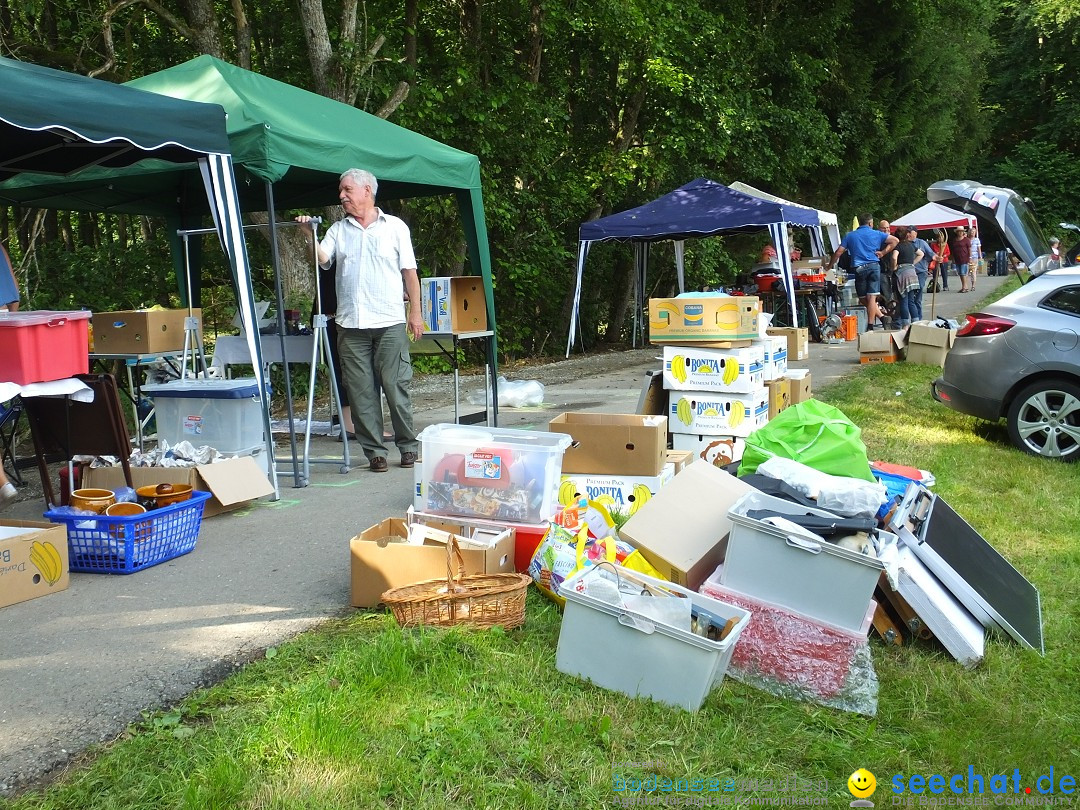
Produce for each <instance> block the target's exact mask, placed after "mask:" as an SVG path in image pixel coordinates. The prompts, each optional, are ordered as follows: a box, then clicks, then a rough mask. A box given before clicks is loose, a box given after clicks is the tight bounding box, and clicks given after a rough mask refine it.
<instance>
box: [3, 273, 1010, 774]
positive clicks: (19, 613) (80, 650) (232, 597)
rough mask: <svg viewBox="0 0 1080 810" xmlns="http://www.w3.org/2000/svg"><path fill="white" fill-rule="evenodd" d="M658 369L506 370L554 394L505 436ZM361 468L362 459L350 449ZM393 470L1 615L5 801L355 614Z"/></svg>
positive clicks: (404, 496) (436, 389)
mask: <svg viewBox="0 0 1080 810" xmlns="http://www.w3.org/2000/svg"><path fill="white" fill-rule="evenodd" d="M1003 281H1004V279H1003V278H987V277H983V278H981V279H980V280H979V287H978V293H977V294H975V295H971V294H969V295H963V296H961V295H959V294H958V293H956V292H955V291H953V292H950V293H943V294H939V296H938V298H937V303H936V312H937V314H938V315H942V316H945V317H960V316H962V314H963V313H964V312H967V311H969V310H971V309H974V308H975V307H977V305H978V303H979V302H980V301H982V300H983V299H984V298H985V297H986V296H989V295H992V294H993V291H994V290H996V288H997V287H998V286H1000V284H1001V283H1002V282H1003ZM927 312H929V303H927ZM810 353H811V356H810V359H809V360H808V361H802V362H794V363H792V364H791V365H792V366H794V367H804V368H809V369H810V371H811V374H812V378H813V383H814V387H815V389H820V388H822V387H823V386H825V385H827V384H829V383H830V382H833V381H835V380H837V379H839V378H841V377H844V376H846V375H849V374H852V373H855V372H856V371H857V370H858V369H859V368H860V366H859V363H858V353H857V349H856V348H855V345H854V344H853V343H845V344H831V345H826V344H812V345H811V349H810ZM657 354H658V351H657V349H655V348H644V349H637V350H631V351H625V352H617V353H610V354H590V355H588V356H575V357H573V358H571V359H570V360H566V361H561V362H556V363H551V364H547V365H542V366H527V367H524V368H520V369H510V370H503V373H506V374H507V376H508V377H509V378H510V379H512V380H526V379H530V380H531V379H535V380H538V381H540V382H542V383H544V385H545V396H544V405H543V406H542V407H533V408H525V409H510V408H504V409H502V410H501V412H500V419H499V424H500V426H501V427H538V428H543V427H544V426H546V424H547V422H548V420H549V419H550V418H552V417H553V416H555V415H556V414H558V413H561V412H563V411H606V412H609V413H632V412H633V411H634V408H635V406H636V404H637V399H638V395H639V393H640V390H641V387H642V383H643V382H644V380H645V373H646V371H647V370H650V369H655V368H658V367H659V363H658V361H657V359H656V357H657ZM482 387H483V378H482V376H471V377H464V378H463V379H462V383H461V389H462V397H463V398H464V397H465V396H466V395H467V394H468V393H470V392H472V391H474V390H481V391H482ZM414 398H415V403H416V415H417V425H418V427H422V426H424V425H428V424H433V423H439V422H450V421H452V420H453V398H452V386H451V384H450V380H449V378H448V377H442V378H439V379H434V380H432V379H426V380H418V381H417V383H416V385H415V387H414ZM464 407H465V408H469V406H468V405H465V406H464ZM280 447H282V443H280V442H279V448H280ZM281 452H282V451H281V450H279V455H280V454H281ZM353 453H354V454H355V456H360V458H361V460H362V455H361V454H360V452H359V448H358V447H357V446H356V445H355V443H354V444H353ZM340 456H341V445H340V444H339V443H337V442H335V441H333V440H331V439H328V438H323V437H316V438H315V439H313V443H312V457H313V458H319V457H323V458H332V457H337V458H340ZM395 463H396V458H391V467H390V471H389V473H387V474H381V475H376V474H374V473H371V472H369V471H368V470H366V469H363V468H355V467H354V468H353V469H352V470H351V471H349V472H347V473H344V474H343V473H341V472H339V467H340V463H337V462H335V463H329V464H318V463H317V464H313V465H312V467H311V469H312V475H311V481H310V485H308V486H306V487H302V488H295V487H294V486H293V482H294V478H293V475H292V471H291V467H288V466H285V465H282V467H281V469H280V473H281V476H280V478H279V480H280V482H281V483H280V494H281V498H280V500H277V501H271V500H269V499H262V500H260V501H256V502H253V503H252V504H251V505H250V506H247V507H245V508H243V509H241V510H239V511H235V512H231V513H228V514H224V515H219V516H216V517H213V518H209V519H207V520H206V521H205V522H204V523H203V527H202V530H201V532H200V535H199V540H198V544H197V546H196V548H195V550H194V551H193V552H191V553H190V554H187V555H185V556H183V557H178V558H176V559H174V560H171V561H169V562H166V563H163V564H161V565H158V566H155V567H152V568H149V569H146V570H144V571H140V572H138V573H136V574H133V575H130V576H109V575H101V574H73V575H72V576H71V585H70V587H69V588H68V589H67V590H66V591H63V592H61V593H58V594H55V595H52V596H48V597H44V598H41V599H35V600H31V601H29V602H23V603H20V604H17V605H12V606H9V607H6V608H3V609H0V795H6V794H10V793H13V792H15V791H17V790H18V789H19V788H20V787H21V786H25V785H28V784H32V783H35V782H36V781H38V780H40V779H42V778H44V777H47V776H48V775H49V774H50V773H53V772H55V771H56V770H57V769H58V768H62V767H63V766H64V765H65V764H67V763H69V762H70V761H71V760H72V759H73V757H75V756H77V755H79V754H80V753H81V752H83V751H85V749H87V747H89V746H92V745H93V744H95V743H99V742H102V741H108V740H112V739H114V738H115V737H117V735H119V734H120V733H122V732H123V731H124V729H125V728H126V727H127V726H128V725H129V724H130V723H132V722H133V721H137V720H139V719H140V717H141V712H142V711H143V710H146V709H152V708H158V707H164V706H167V705H169V704H172V703H175V702H176V701H178V700H180V699H181V698H183V697H185V696H186V695H188V694H189V693H191V692H192V691H194V690H196V689H198V688H199V687H202V686H205V685H207V684H210V683H214V682H216V681H219V680H221V679H222V678H223V677H225V676H226V675H228V674H229V673H230V672H231V671H233V670H234V669H236V668H237V667H240V666H242V665H243V664H244V663H245V662H246V661H249V660H251V659H252V658H254V657H256V656H258V655H260V654H261V653H262V652H263V651H264V650H265V649H266V648H267V647H269V646H273V645H276V644H279V643H281V642H283V641H285V640H287V639H289V638H290V637H292V636H294V635H296V634H298V633H300V632H303V631H304V630H306V629H308V628H310V627H312V626H314V625H316V624H318V623H319V622H321V621H324V620H325V619H327V618H330V617H334V616H340V615H343V614H345V613H347V612H348V611H350V610H352V608H350V607H348V601H349V554H348V544H349V539H350V538H351V537H353V536H354V535H355V534H357V533H358V532H360V531H362V530H363V529H365V528H367V527H368V526H371V525H373V524H375V523H377V522H379V521H380V520H382V519H384V518H386V517H393V516H402V515H403V514H404V512H405V510H406V508H407V507H408V506H409V504H410V502H411V489H412V471H410V470H403V469H401V468H399V467H396V466H394V465H395ZM29 472H30V474H31V475H33V471H29ZM42 506H43V505H42V503H41V501H38V500H25V499H24V500H22V501H21V502H19V503H17V504H16V505H15V507H13V508H12V509H10V510H8V511H7V512H5V513H4V514H3V517H4V518H19V519H24V520H36V519H40V518H41V512H42Z"/></svg>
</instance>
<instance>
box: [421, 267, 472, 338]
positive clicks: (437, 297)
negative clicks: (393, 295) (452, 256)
mask: <svg viewBox="0 0 1080 810" xmlns="http://www.w3.org/2000/svg"><path fill="white" fill-rule="evenodd" d="M420 302H421V304H420V305H421V308H422V309H423V315H424V331H425V332H456V333H459V334H460V333H462V332H483V331H485V330H486V329H487V328H488V321H487V298H486V297H485V295H484V281H483V279H482V278H481V277H480V276H443V277H439V278H422V279H420Z"/></svg>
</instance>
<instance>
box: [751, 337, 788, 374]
mask: <svg viewBox="0 0 1080 810" xmlns="http://www.w3.org/2000/svg"><path fill="white" fill-rule="evenodd" d="M754 345H755V346H758V345H760V346H761V348H762V351H763V353H764V355H765V357H764V366H763V372H762V379H763V380H765V381H768V380H779V379H780V378H781V377H783V376H784V375H785V374H787V367H788V348H787V338H785V337H784V336H783V335H770V336H768V337H764V338H760V339H759V340H755V341H754Z"/></svg>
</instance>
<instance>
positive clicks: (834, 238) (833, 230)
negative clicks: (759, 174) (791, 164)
mask: <svg viewBox="0 0 1080 810" xmlns="http://www.w3.org/2000/svg"><path fill="white" fill-rule="evenodd" d="M728 188H733V189H735V190H736V191H741V192H742V193H743V194H749V195H750V196H752V197H758V198H760V199H762V200H771V201H772V202H775V203H780V204H781V205H794V206H797V207H799V208H809V209H810V210H811V211H817V215H818V226H817V227H816V228H810V229H809V230H810V242H811V247H812V248H813V254H814V256H825V255H826V252H825V240H824V238H823V237H822V235H821V229H822V228H826V229H827V230H828V232H829V243H830V244H831V245H832V250H830V251H829V252H830V253H832V252H833V251H835V250H836V249H837V248H838V247H840V225H839V222H838V220H837V218H836V214H834V213H832V212H830V211H822V210H821V209H820V208H812V207H811V206H809V205H803V204H802V203H797V202H791V200H785V199H784V198H783V197H777V196H776V195H775V194H770V193H769V192H767V191H762V190H761V189H757V188H754V187H753V186H751V185H749V184H747V183H742V182H740V181H738V180H736V181H735V182H734V183H732V184H731V185H730V186H728Z"/></svg>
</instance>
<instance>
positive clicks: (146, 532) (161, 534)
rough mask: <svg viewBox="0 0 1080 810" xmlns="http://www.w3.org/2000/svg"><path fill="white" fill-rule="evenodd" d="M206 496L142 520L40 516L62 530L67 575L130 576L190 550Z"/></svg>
mask: <svg viewBox="0 0 1080 810" xmlns="http://www.w3.org/2000/svg"><path fill="white" fill-rule="evenodd" d="M209 499H210V493H209V492H198V491H195V492H192V493H191V497H190V498H188V499H187V500H186V501H179V502H177V503H174V504H170V505H169V506H161V507H158V508H157V509H151V510H149V511H147V512H145V513H143V514H141V515H131V516H116V517H111V516H107V515H72V514H68V513H67V512H65V511H63V510H59V509H51V510H49V511H48V512H46V513H45V517H46V518H48V519H49V520H51V521H52V522H53V523H63V524H66V525H67V536H68V558H69V570H71V571H81V572H84V573H91V574H133V573H135V572H136V571H141V570H143V569H144V568H150V567H151V566H154V565H157V564H158V563H163V562H165V561H166V560H171V559H172V558H173V557H179V556H180V555H182V554H187V553H188V552H189V551H191V550H193V549H194V548H195V541H196V540H197V539H198V538H199V527H200V526H201V525H202V516H203V507H204V506H205V504H206V502H207V501H208V500H209Z"/></svg>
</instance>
